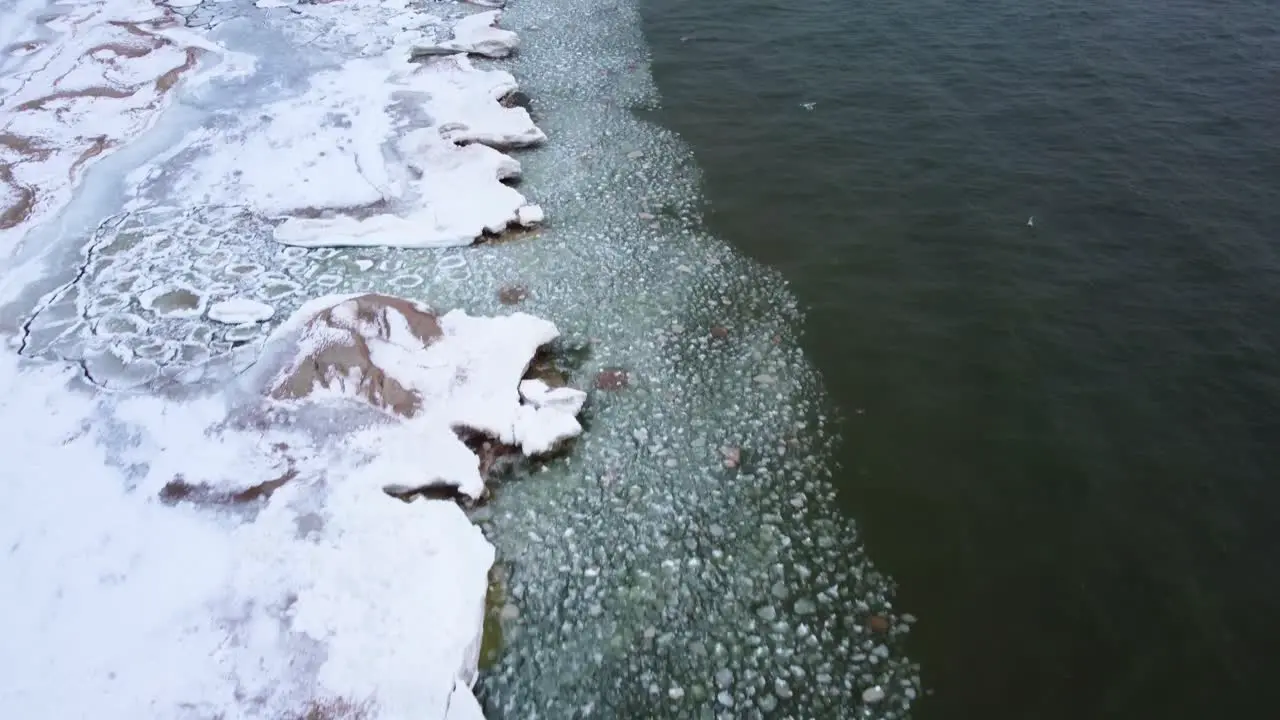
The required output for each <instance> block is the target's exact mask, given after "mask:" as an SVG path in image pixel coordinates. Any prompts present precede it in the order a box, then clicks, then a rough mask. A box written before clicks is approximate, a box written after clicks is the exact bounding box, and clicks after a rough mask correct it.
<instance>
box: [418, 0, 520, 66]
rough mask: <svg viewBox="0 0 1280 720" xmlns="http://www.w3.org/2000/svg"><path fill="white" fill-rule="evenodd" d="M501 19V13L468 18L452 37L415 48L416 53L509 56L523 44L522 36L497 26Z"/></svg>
mask: <svg viewBox="0 0 1280 720" xmlns="http://www.w3.org/2000/svg"><path fill="white" fill-rule="evenodd" d="M501 18H502V12H501V11H499V10H489V11H487V12H482V13H476V14H475V15H468V16H467V17H465V18H462V19H461V20H459V21H458V22H457V23H456V24H455V25H454V26H453V38H451V39H449V40H446V41H444V42H441V43H436V44H434V45H424V46H421V47H418V48H415V49H414V50H415V52H423V53H428V54H438V53H441V52H448V51H453V52H464V53H470V54H472V55H483V56H485V57H490V58H504V57H507V56H508V55H510V54H511V53H512V51H514V50H515V49H516V47H518V46H519V45H520V37H519V36H518V35H516V34H515V33H513V32H511V31H510V30H503V29H502V28H499V27H497V24H498V20H500V19H501Z"/></svg>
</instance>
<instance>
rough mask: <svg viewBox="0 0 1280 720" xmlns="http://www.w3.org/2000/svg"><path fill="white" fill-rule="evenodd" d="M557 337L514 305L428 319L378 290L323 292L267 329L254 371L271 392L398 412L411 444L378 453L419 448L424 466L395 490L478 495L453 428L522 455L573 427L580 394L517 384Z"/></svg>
mask: <svg viewBox="0 0 1280 720" xmlns="http://www.w3.org/2000/svg"><path fill="white" fill-rule="evenodd" d="M558 334H559V333H558V331H557V330H556V327H555V325H553V324H551V323H549V322H547V321H545V320H541V319H538V318H536V317H533V316H531V315H526V314H524V313H515V314H513V315H509V316H505V317H491V318H486V317H471V316H469V315H467V314H466V313H464V312H461V311H458V310H454V311H451V312H448V313H445V314H443V315H439V314H436V313H434V312H432V311H431V310H429V309H428V308H426V307H423V306H422V305H419V304H417V303H414V302H412V301H409V300H404V299H401V298H395V297H390V296H387V295H376V294H367V295H356V296H334V297H329V298H321V299H320V300H316V301H313V302H311V303H308V304H307V305H306V306H304V307H303V308H302V309H300V310H299V311H298V312H297V313H295V314H294V316H293V317H292V318H290V320H288V321H287V322H286V323H285V324H284V325H283V326H282V327H281V328H279V329H278V330H277V331H276V333H275V334H274V335H273V339H272V340H270V341H268V349H267V358H268V360H266V361H264V362H263V363H262V367H261V368H260V370H259V374H260V375H265V376H268V377H267V386H268V388H267V392H268V393H269V394H270V395H271V397H273V398H276V399H278V400H310V399H323V398H344V399H357V400H359V401H361V402H364V403H368V404H369V405H372V406H374V407H376V408H379V409H381V410H383V411H386V412H387V413H389V414H392V415H394V416H397V417H399V418H404V419H406V422H405V423H404V427H405V428H406V429H405V430H404V432H406V433H408V434H410V435H412V436H413V437H414V438H416V440H415V442H412V443H405V444H404V445H403V446H402V447H401V448H399V449H398V448H397V447H391V448H387V449H386V450H385V451H384V452H385V454H386V455H387V456H388V457H389V458H392V461H393V462H399V459H398V456H397V453H400V452H402V451H403V452H409V453H425V454H426V455H427V456H429V457H431V458H432V462H431V463H430V464H429V465H424V466H421V467H419V468H418V469H417V470H415V471H414V472H412V473H409V474H407V475H405V476H403V477H401V478H399V479H398V480H397V482H396V483H395V484H396V486H397V487H399V488H402V489H403V488H414V487H424V488H426V487H430V488H448V487H451V488H455V489H456V490H457V491H458V492H459V493H461V494H463V495H465V496H467V497H470V498H479V497H480V496H481V495H482V494H483V492H484V476H483V473H482V472H481V470H480V460H479V458H478V457H477V456H476V454H475V452H473V451H472V450H471V448H469V447H468V446H467V444H466V443H465V441H464V440H463V439H462V438H460V437H459V431H463V430H465V431H469V432H473V433H478V434H480V435H482V436H484V437H488V438H491V439H492V440H493V441H495V442H498V443H501V444H504V445H509V446H515V447H519V448H521V450H523V451H524V453H525V454H526V455H537V454H543V453H547V452H550V451H551V450H553V449H554V448H555V447H557V446H558V445H559V444H560V443H562V442H564V441H565V440H566V439H568V438H571V437H575V436H577V435H578V434H580V433H581V432H582V426H581V425H579V424H578V421H577V419H576V415H577V414H578V412H579V411H581V409H582V403H583V402H584V400H585V395H584V394H583V393H581V391H577V390H572V389H569V388H556V389H554V390H553V389H550V388H547V387H546V385H545V384H544V383H542V382H541V381H526V382H525V383H521V378H522V377H523V375H524V374H525V372H526V371H527V370H528V367H529V363H530V361H531V360H532V359H533V357H534V355H535V354H536V353H537V351H538V349H539V348H540V347H542V346H543V345H545V344H546V343H549V342H551V341H552V340H554V339H555V338H556V337H557V336H558ZM272 346H274V349H273V347H272ZM522 393H523V395H524V397H525V398H526V399H527V400H528V403H527V404H522V403H521V396H522ZM406 464H407V463H406Z"/></svg>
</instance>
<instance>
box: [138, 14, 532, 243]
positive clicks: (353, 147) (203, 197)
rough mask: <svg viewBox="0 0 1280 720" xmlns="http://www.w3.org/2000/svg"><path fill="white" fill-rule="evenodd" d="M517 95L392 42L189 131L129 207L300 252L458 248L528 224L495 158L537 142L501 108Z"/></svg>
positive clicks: (143, 178)
mask: <svg viewBox="0 0 1280 720" xmlns="http://www.w3.org/2000/svg"><path fill="white" fill-rule="evenodd" d="M469 19H470V18H464V19H463V20H462V21H460V22H461V24H462V25H463V26H464V27H465V26H466V23H467V21H468V20H469ZM404 32H408V33H410V34H415V33H416V35H417V36H418V37H422V33H421V32H420V31H404ZM503 32H505V31H503ZM463 36H464V37H466V36H467V33H465V32H464V33H463ZM517 87H518V86H517V84H516V81H515V78H513V77H512V76H511V74H510V73H508V72H505V71H501V70H480V69H478V68H476V67H475V66H474V65H473V64H472V63H471V61H470V60H469V59H468V58H467V56H466V55H465V54H461V53H459V54H453V55H447V56H441V57H431V58H427V59H425V60H424V61H422V62H411V61H410V59H409V51H408V47H407V46H400V45H393V46H392V47H391V48H390V49H387V50H385V51H382V52H380V53H379V54H376V55H373V56H371V57H357V58H355V59H349V60H346V61H345V62H343V63H342V64H341V66H340V67H337V68H334V69H329V70H323V71H320V72H317V73H315V74H314V75H313V76H312V77H311V79H310V81H309V86H308V87H307V88H306V90H305V91H303V92H301V93H299V94H294V95H291V96H287V97H284V98H281V99H278V100H274V101H271V102H268V103H266V104H264V105H262V106H261V107H260V108H256V109H255V110H254V111H253V112H247V113H246V112H243V111H237V112H235V113H227V114H226V115H225V116H221V117H219V121H218V122H210V123H208V124H206V126H205V127H203V128H201V129H198V130H196V131H194V132H192V133H190V134H189V135H188V136H187V137H185V138H184V139H183V140H182V141H180V142H179V143H178V144H177V145H176V146H174V147H173V148H171V149H170V150H169V151H168V152H167V153H166V154H165V155H164V156H162V157H161V158H159V159H158V160H157V161H156V162H154V163H152V164H150V165H149V166H146V167H144V168H142V169H140V170H139V171H137V172H135V173H134V174H133V176H132V177H131V181H132V182H134V183H136V184H137V185H138V191H137V195H136V198H135V199H134V201H133V202H132V204H131V207H135V208H137V207H146V206H147V205H150V204H155V203H157V202H159V201H161V200H162V199H167V198H181V199H182V201H183V202H185V203H192V202H195V203H209V204H225V205H244V206H247V207H249V208H252V209H253V210H254V211H255V212H259V213H262V214H264V215H267V216H272V217H278V218H283V220H284V221H283V223H282V224H281V225H280V226H279V227H278V228H277V229H276V230H275V233H274V234H275V237H276V239H277V240H279V241H280V242H282V243H285V244H288V245H295V246H301V247H324V246H390V247H413V248H429V247H453V246H462V245H469V244H471V243H472V242H474V241H475V240H476V239H477V238H479V237H481V236H483V235H484V234H486V233H490V234H495V233H501V232H502V231H504V230H506V229H507V228H508V227H509V226H513V225H515V226H521V225H529V224H533V223H532V222H530V221H529V220H528V218H530V217H535V216H537V217H539V218H540V211H535V210H532V209H531V208H530V206H529V203H528V202H527V201H526V200H525V198H524V196H523V195H521V193H520V192H519V191H517V190H515V189H514V188H512V187H510V186H508V185H506V184H504V181H510V180H514V179H518V178H519V176H520V164H519V163H518V162H517V161H516V160H515V159H513V158H511V157H509V156H508V155H505V154H503V153H502V152H500V150H505V149H511V148H521V147H529V146H532V145H537V144H540V143H542V142H543V141H545V140H546V136H545V135H544V134H543V133H542V131H541V130H540V129H538V127H537V126H536V125H535V124H534V123H533V120H532V119H531V118H530V116H529V113H528V111H527V110H525V109H524V108H521V107H506V106H505V105H504V104H502V103H501V102H500V101H501V100H502V99H504V98H505V97H506V96H508V95H510V94H511V93H513V92H515V90H516V89H517ZM228 126H230V128H228Z"/></svg>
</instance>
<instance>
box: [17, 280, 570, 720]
mask: <svg viewBox="0 0 1280 720" xmlns="http://www.w3.org/2000/svg"><path fill="white" fill-rule="evenodd" d="M556 335H557V331H556V328H555V326H554V325H552V324H551V323H549V322H546V321H544V320H540V319H538V318H535V317H532V316H529V315H524V314H515V315H511V316H508V317H493V318H486V317H471V316H468V315H466V314H465V313H462V312H457V311H454V312H449V313H445V314H443V315H437V314H435V313H432V312H430V311H429V310H427V309H426V308H424V307H422V306H420V305H417V304H415V303H412V302H409V301H405V300H401V299H398V298H391V297H387V296H377V295H362V296H336V297H329V298H321V299H319V300H315V301H312V302H310V303H308V304H307V305H306V306H304V307H303V309H302V310H300V311H299V312H298V313H296V314H295V315H294V316H292V317H291V318H289V319H288V320H286V321H285V322H284V323H283V324H282V325H281V327H280V328H279V329H278V330H277V332H276V333H275V334H274V335H273V338H272V341H271V342H270V343H269V344H268V348H267V352H266V353H265V355H264V359H263V360H262V362H261V363H260V364H259V365H258V366H257V367H256V369H255V372H253V373H250V374H249V375H248V376H247V377H246V379H245V380H243V381H242V383H241V385H239V386H237V387H238V390H237V391H236V392H232V393H230V396H232V397H239V398H241V400H239V401H235V402H230V401H228V400H227V399H226V398H225V397H223V396H217V397H213V398H207V399H202V400H196V401H190V402H187V403H177V402H172V401H165V400H161V399H156V398H146V397H138V396H134V397H128V396H100V397H99V398H97V399H95V398H91V397H89V396H86V395H83V394H80V393H79V392H76V391H72V390H71V389H69V387H68V386H69V384H71V381H72V380H73V373H70V372H66V371H59V370H55V369H52V368H48V367H45V368H37V369H28V370H25V371H20V370H19V369H18V367H17V366H16V362H15V359H14V358H13V357H11V356H7V355H5V356H0V385H2V386H4V387H6V388H8V390H7V391H6V392H5V393H2V394H0V429H3V432H0V454H2V456H4V457H7V458H9V461H8V462H6V463H5V464H4V467H3V468H2V469H0V547H5V548H9V552H8V553H7V554H6V555H3V556H0V587H5V588H9V589H10V591H9V592H7V594H6V598H7V601H6V606H5V612H4V613H0V636H3V637H4V638H5V642H4V643H3V644H0V674H3V676H4V678H5V682H4V683H3V684H0V705H3V706H4V707H5V708H6V711H7V712H8V713H10V714H12V715H13V716H14V717H32V718H34V717H89V716H93V717H99V718H104V720H113V719H116V718H119V719H121V720H123V719H125V718H129V719H132V718H139V717H173V718H196V717H224V718H228V719H230V718H262V719H263V720H266V719H267V718H272V719H274V718H280V717H302V716H304V715H305V716H308V717H310V715H307V713H308V712H310V711H312V710H316V711H317V712H319V711H320V709H327V711H330V712H336V711H337V710H340V709H343V710H344V712H346V711H349V712H351V713H352V715H351V717H359V718H361V719H362V720H377V719H379V718H405V717H415V718H425V719H428V720H430V719H435V718H446V719H448V718H452V719H454V720H464V719H473V718H479V717H481V714H480V708H479V705H478V704H477V703H476V701H475V698H474V697H473V696H472V695H471V691H470V688H471V685H472V683H473V682H474V680H475V676H476V666H477V661H478V657H479V649H480V639H481V638H480V633H481V628H482V624H483V614H484V601H485V594H486V591H487V587H488V580H487V573H488V570H489V568H490V566H491V564H492V562H493V548H492V547H491V546H490V545H489V543H488V542H487V541H486V540H485V539H484V537H483V536H482V535H481V533H480V531H479V530H478V529H477V528H475V527H474V526H472V525H471V524H470V523H469V522H468V520H467V518H466V516H465V515H464V514H463V513H462V511H461V510H459V508H458V507H457V505H456V504H454V503H452V502H445V501H433V500H417V501H415V502H412V503H404V502H401V501H400V500H396V499H394V498H391V497H389V496H388V495H387V494H386V493H385V492H384V489H385V488H387V487H388V486H392V485H403V484H405V483H408V484H410V485H414V484H418V485H429V484H438V483H439V482H440V481H444V482H447V483H452V484H454V485H456V486H457V487H458V489H459V490H460V491H461V492H463V493H465V494H468V495H471V496H472V497H477V496H479V495H480V493H481V492H482V491H483V478H482V477H481V476H480V473H479V472H478V464H479V461H478V458H477V457H476V455H475V454H474V453H473V452H472V451H471V450H470V449H469V448H468V447H467V446H466V445H465V444H464V443H463V442H462V441H461V440H460V439H459V438H458V435H457V433H456V431H455V429H457V428H468V429H472V430H476V431H480V432H483V433H485V434H487V435H490V436H492V437H493V438H495V439H497V440H498V441H500V442H503V443H507V444H512V445H521V446H523V447H524V448H525V450H526V452H543V451H546V450H547V449H550V448H551V447H553V446H554V445H555V444H556V443H558V442H560V441H561V440H563V439H564V438H566V437H571V436H572V435H575V434H577V433H578V432H580V431H581V428H580V427H579V426H578V425H577V421H576V420H575V419H574V416H575V415H576V414H577V413H578V412H579V411H580V410H581V408H582V403H583V400H584V399H585V395H583V394H582V393H581V392H580V391H576V390H571V389H567V388H554V389H553V388H549V387H547V386H546V385H545V384H544V383H542V382H541V381H526V382H523V383H521V381H520V378H521V376H522V375H523V374H524V372H525V371H526V369H527V366H528V364H529V361H530V360H531V358H532V357H533V354H534V353H535V352H536V351H537V349H538V348H539V347H540V346H541V345H543V344H545V343H546V342H549V341H550V340H552V339H554V338H555V337H556ZM355 345H359V346H360V348H361V351H360V358H358V359H357V360H358V361H356V362H348V363H347V364H346V365H342V364H341V363H338V362H336V361H334V360H335V358H336V357H337V356H336V355H335V354H334V349H335V348H344V347H345V348H348V349H349V348H351V347H354V346H355ZM326 353H328V354H327V355H326ZM339 354H340V353H339ZM325 358H328V360H326V359H325ZM347 360H349V361H350V360H352V358H351V357H348V358H347ZM329 361H334V362H329ZM326 363H327V364H326ZM301 368H308V372H305V373H300V369H301ZM374 369H376V370H377V372H379V373H381V374H382V375H383V377H384V380H387V379H389V380H393V381H394V382H395V383H396V384H397V385H398V386H399V387H400V389H401V391H402V392H403V393H405V394H406V395H408V396H412V397H413V402H412V403H411V404H410V405H409V406H404V407H402V408H400V409H399V411H398V412H397V411H396V408H393V407H391V405H390V404H388V403H386V402H380V401H381V400H385V399H386V397H387V396H386V395H385V394H374V395H367V394H364V393H361V392H359V391H357V388H359V387H360V386H361V384H362V382H363V381H364V380H367V378H368V377H369V375H370V373H371V372H372V371H373V370H374ZM264 379H265V380H266V381H267V382H266V387H268V388H271V389H272V392H273V393H274V394H275V395H276V396H277V397H280V398H286V399H289V402H287V403H285V404H283V405H279V404H278V402H277V401H274V400H271V399H268V398H264V397H263V396H262V395H261V394H260V392H261V389H262V387H263V380H264ZM300 383H301V384H300ZM303 385H305V387H303ZM244 391H249V392H248V393H246V392H244ZM353 397H354V398H359V399H361V400H363V401H364V402H366V403H370V404H373V405H375V406H376V407H378V408H379V409H381V410H384V411H387V412H388V414H387V415H383V416H382V417H383V418H384V420H383V421H374V422H370V418H371V417H374V416H371V415H369V414H368V413H360V412H351V411H350V409H349V407H348V409H346V410H340V411H339V412H337V413H327V414H326V413H325V412H323V408H326V407H331V406H332V403H333V402H334V401H337V402H339V403H349V402H350V401H351V399H352V398H353ZM521 397H523V398H524V399H525V400H526V401H527V402H526V403H525V404H522V403H521ZM245 398H248V399H247V400H246V399H245ZM15 589H16V591H15ZM69 687H72V688H75V692H67V691H66V689H67V688H69Z"/></svg>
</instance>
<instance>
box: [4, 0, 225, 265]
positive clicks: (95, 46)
mask: <svg viewBox="0 0 1280 720" xmlns="http://www.w3.org/2000/svg"><path fill="white" fill-rule="evenodd" d="M41 10H44V8H42V7H40V6H37V5H34V4H33V5H32V6H30V7H27V8H26V12H27V13H28V14H32V13H34V12H36V11H41ZM9 13H10V11H6V17H5V18H4V21H3V22H4V23H5V24H6V25H5V28H4V36H5V37H6V39H11V42H10V43H9V45H10V46H11V47H16V48H17V49H18V52H8V53H6V55H5V57H4V59H3V61H2V62H0V95H2V96H3V97H0V203H3V206H0V254H5V255H7V254H9V253H11V252H12V250H13V248H14V246H15V245H16V243H17V242H18V241H19V240H20V239H21V238H22V237H23V236H24V235H25V233H26V231H27V230H28V229H30V228H32V227H34V226H35V225H37V224H39V223H41V222H42V221H44V220H46V219H48V218H49V217H51V216H52V215H53V214H54V213H56V212H57V211H58V210H59V209H60V208H61V207H62V206H63V205H65V204H66V203H67V201H68V200H69V199H70V198H71V195H72V192H73V190H74V189H75V187H76V186H77V184H78V183H79V182H80V178H81V177H82V176H83V175H84V172H85V171H86V170H87V169H88V168H89V167H90V166H91V165H92V164H93V163H95V162H96V161H97V160H99V159H101V158H102V157H103V156H104V155H106V154H109V153H110V152H112V151H113V150H115V149H117V148H119V147H120V146H121V145H123V144H125V143H127V142H129V141H131V140H132V139H134V138H135V137H136V136H137V135H139V134H140V133H142V132H143V131H144V130H146V129H147V128H148V127H150V126H151V125H152V124H153V123H154V122H155V120H156V118H157V116H158V115H159V113H160V111H161V110H163V109H164V107H165V105H166V98H167V97H168V96H170V95H172V94H173V92H174V87H175V85H177V84H178V82H179V81H180V80H182V79H183V78H187V77H188V76H192V75H194V74H195V69H196V67H197V63H198V61H199V60H200V58H201V57H202V56H203V55H214V56H217V57H218V58H219V59H221V60H222V61H223V62H222V63H221V65H219V66H218V67H217V68H216V69H211V70H210V71H208V72H205V73H204V76H203V78H202V79H207V78H208V77H211V76H212V75H214V74H220V75H224V76H227V75H235V74H237V73H241V72H244V71H245V70H246V69H247V64H248V61H247V59H246V58H244V57H241V56H234V57H233V56H230V55H228V54H227V53H225V52H224V51H222V50H221V48H219V47H217V46H216V45H214V44H212V43H209V42H208V41H206V40H204V39H203V38H201V37H200V36H199V35H196V34H195V33H192V32H189V31H187V30H185V29H183V28H181V27H178V25H180V19H179V18H177V17H176V16H175V15H174V14H173V13H172V11H170V10H168V9H166V8H163V7H159V6H157V5H155V4H153V3H151V2H148V1H147V0H100V1H98V2H80V3H69V4H68V3H61V4H58V5H54V6H51V7H50V8H49V11H48V12H47V13H46V14H45V15H43V16H42V17H41V19H40V20H39V22H35V21H33V20H32V19H31V17H30V16H29V15H26V14H23V9H22V8H17V9H16V12H14V14H9ZM228 60H229V61H230V62H226V61H228ZM204 64H205V65H206V66H208V67H211V68H212V67H213V66H214V65H215V63H204Z"/></svg>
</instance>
